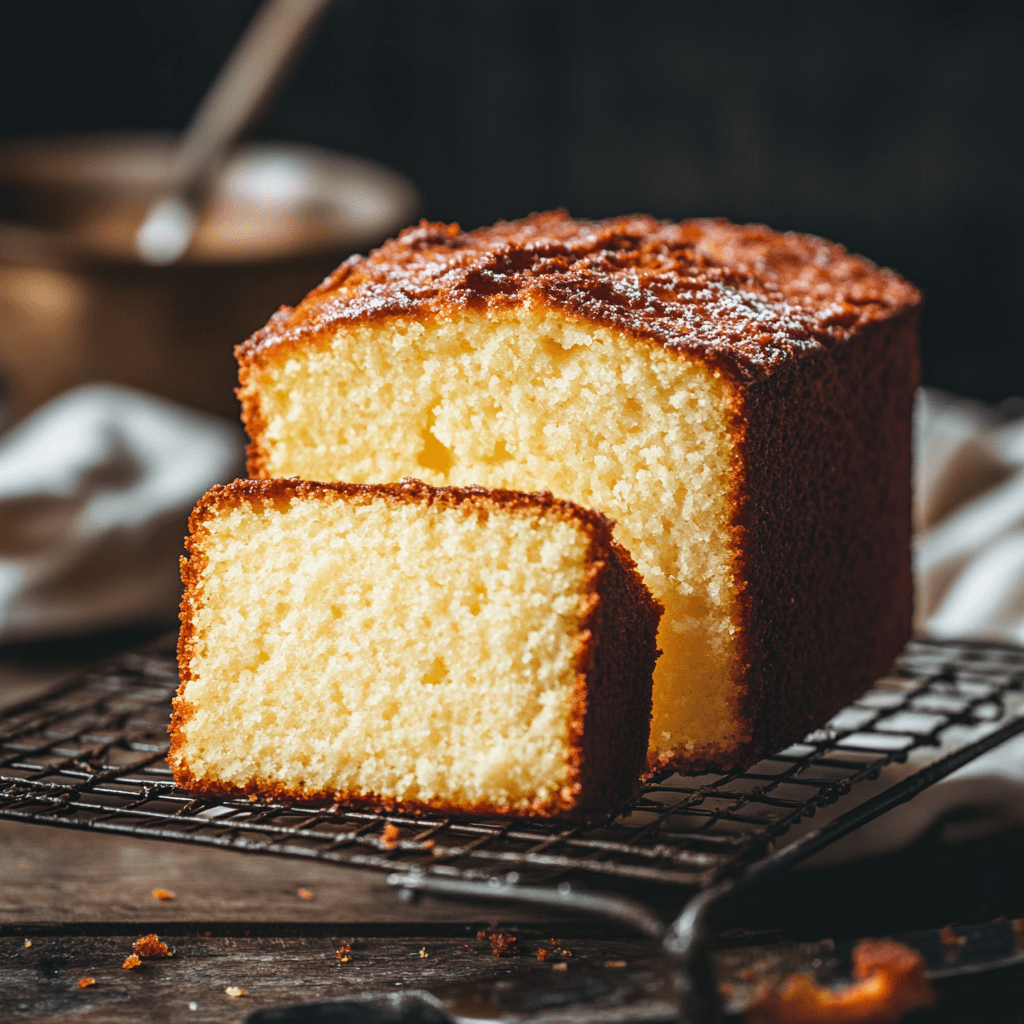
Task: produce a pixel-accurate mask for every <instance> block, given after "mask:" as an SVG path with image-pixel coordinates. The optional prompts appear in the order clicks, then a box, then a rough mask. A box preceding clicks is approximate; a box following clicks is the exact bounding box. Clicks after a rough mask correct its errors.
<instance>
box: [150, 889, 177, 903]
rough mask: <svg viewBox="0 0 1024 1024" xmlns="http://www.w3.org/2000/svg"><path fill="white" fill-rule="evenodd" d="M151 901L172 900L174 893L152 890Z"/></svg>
mask: <svg viewBox="0 0 1024 1024" xmlns="http://www.w3.org/2000/svg"><path fill="white" fill-rule="evenodd" d="M153 899H155V900H160V901H161V902H163V901H164V900H173V899H174V893H173V892H171V890H170V889H154V890H153Z"/></svg>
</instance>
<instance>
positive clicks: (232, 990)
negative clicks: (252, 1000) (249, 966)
mask: <svg viewBox="0 0 1024 1024" xmlns="http://www.w3.org/2000/svg"><path fill="white" fill-rule="evenodd" d="M224 991H225V992H227V994H228V995H229V996H231V998H232V999H237V998H238V997H239V996H244V995H247V994H248V993H247V992H246V991H245V989H244V988H239V987H238V986H237V985H228V987H227V988H226V989H224Z"/></svg>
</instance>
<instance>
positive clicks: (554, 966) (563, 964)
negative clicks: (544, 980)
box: [551, 960, 569, 971]
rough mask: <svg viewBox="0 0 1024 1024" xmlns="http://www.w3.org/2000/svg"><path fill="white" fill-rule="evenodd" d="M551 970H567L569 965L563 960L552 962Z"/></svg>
mask: <svg viewBox="0 0 1024 1024" xmlns="http://www.w3.org/2000/svg"><path fill="white" fill-rule="evenodd" d="M551 970H553V971H567V970H569V965H568V964H567V963H566V962H565V961H564V960H562V961H561V962H559V963H557V964H552V965H551Z"/></svg>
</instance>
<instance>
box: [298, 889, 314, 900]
mask: <svg viewBox="0 0 1024 1024" xmlns="http://www.w3.org/2000/svg"><path fill="white" fill-rule="evenodd" d="M295 895H296V896H298V897H299V899H300V900H311V899H313V894H312V892H310V891H309V889H303V888H302V886H301V885H300V886H299V888H298V889H296V890H295Z"/></svg>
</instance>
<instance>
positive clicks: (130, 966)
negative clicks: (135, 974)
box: [121, 953, 142, 971]
mask: <svg viewBox="0 0 1024 1024" xmlns="http://www.w3.org/2000/svg"><path fill="white" fill-rule="evenodd" d="M141 963H142V961H141V960H140V959H139V955H138V953H131V954H129V955H128V956H126V957H125V958H124V963H123V964H121V966H122V967H123V968H124V969H125V970H126V971H131V970H134V969H135V968H136V967H138V966H140V965H141Z"/></svg>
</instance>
